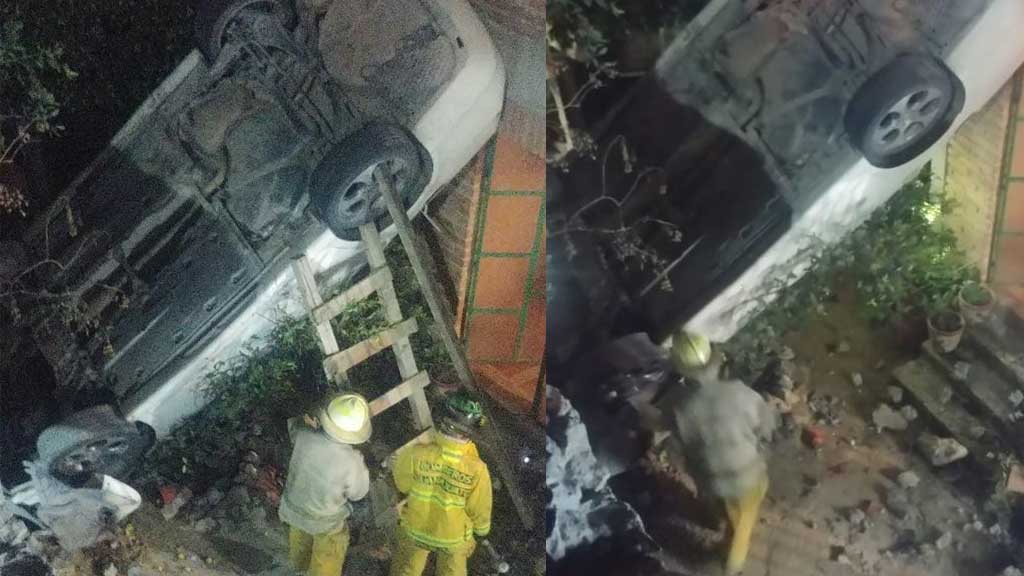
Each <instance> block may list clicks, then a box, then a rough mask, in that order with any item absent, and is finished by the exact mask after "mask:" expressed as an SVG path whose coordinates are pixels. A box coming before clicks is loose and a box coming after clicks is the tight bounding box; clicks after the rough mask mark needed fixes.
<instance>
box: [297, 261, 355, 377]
mask: <svg viewBox="0 0 1024 576" xmlns="http://www.w3.org/2000/svg"><path fill="white" fill-rule="evenodd" d="M292 270H293V271H294V272H295V282H296V284H298V287H299V293H300V294H302V301H303V303H305V305H306V310H309V311H312V310H315V309H317V308H318V307H320V306H321V305H322V304H323V303H324V300H323V296H321V295H320V289H319V288H317V285H316V277H315V276H314V274H313V265H312V263H311V262H310V261H309V258H306V256H305V255H302V256H299V257H298V258H295V259H294V260H292ZM310 317H311V319H312V320H313V325H314V326H315V327H316V333H317V336H319V338H320V346H321V349H322V350H323V353H324V355H325V356H330V355H332V354H337V353H338V350H340V349H341V347H340V346H339V345H338V339H337V338H336V337H335V335H334V330H333V329H332V328H331V323H330V322H317V321H316V319H315V318H312V312H311V313H310ZM327 377H328V378H330V379H332V380H334V381H335V382H337V383H338V384H343V385H344V384H347V383H348V373H347V372H346V371H337V372H334V373H332V372H330V371H328V372H327Z"/></svg>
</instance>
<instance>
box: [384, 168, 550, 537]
mask: <svg viewBox="0 0 1024 576" xmlns="http://www.w3.org/2000/svg"><path fill="white" fill-rule="evenodd" d="M373 175H374V178H376V180H377V183H378V184H379V185H380V190H381V195H382V196H383V197H384V203H385V204H387V207H388V212H389V213H390V214H391V219H392V220H393V221H394V223H395V228H396V229H397V230H398V237H399V238H400V239H401V240H402V245H403V246H404V247H405V252H406V254H407V255H408V257H409V262H410V264H412V269H413V272H414V273H415V274H416V280H417V281H418V282H419V284H420V290H421V291H422V292H423V297H424V299H426V301H427V305H428V306H429V307H430V313H431V315H433V317H434V322H435V324H437V326H438V328H439V329H440V331H441V338H442V340H443V341H444V345H445V348H446V349H447V350H448V356H449V357H450V358H451V360H452V364H454V365H455V371H456V373H457V374H458V375H459V379H460V380H462V384H463V385H464V386H466V387H468V388H470V389H471V390H474V391H476V392H477V393H478V394H477V395H478V396H479V397H480V400H481V402H484V403H487V402H488V400H489V399H490V397H489V396H487V395H486V394H480V393H479V389H478V387H477V385H476V381H475V380H474V378H473V372H472V371H471V370H470V369H469V361H468V360H466V353H465V350H463V349H462V344H461V343H460V342H459V340H458V338H457V337H456V336H455V328H454V324H453V320H452V317H451V313H450V312H449V311H448V308H447V307H445V305H444V303H443V301H442V300H441V295H440V292H439V290H438V288H437V284H436V283H435V282H434V279H433V278H432V277H431V276H430V272H429V271H428V269H427V266H426V264H425V262H424V259H423V256H422V255H421V254H420V251H419V247H418V246H417V245H416V238H415V236H414V235H413V229H412V223H411V222H410V221H409V215H408V214H406V213H405V207H404V206H403V205H402V204H401V202H400V201H399V199H398V195H397V194H396V193H395V189H394V188H393V187H392V185H391V179H390V178H386V177H385V176H386V175H385V173H384V170H383V169H382V168H380V167H378V168H377V169H375V170H374V173H373ZM414 405H415V404H414ZM488 408H489V407H488ZM491 421H492V422H493V421H494V419H493V418H491ZM499 435H500V436H504V434H499V433H498V432H497V431H496V430H495V429H494V426H487V427H485V428H484V430H483V432H482V434H481V439H482V440H483V441H484V442H485V443H488V444H490V446H491V447H492V448H493V450H494V460H495V463H496V464H497V467H498V474H499V475H500V476H501V479H502V481H504V483H505V486H506V487H507V488H508V491H509V496H510V497H511V499H512V503H513V504H514V505H515V508H516V512H517V513H518V514H519V519H520V521H521V522H522V524H523V527H524V528H526V529H527V530H529V529H531V528H532V527H533V511H532V509H531V508H530V504H529V503H528V502H527V501H526V498H525V497H524V496H523V494H522V491H521V490H520V487H519V483H518V482H517V478H516V475H515V474H514V473H513V471H512V464H511V460H510V458H509V457H508V454H506V452H505V450H504V449H503V448H502V447H503V446H506V445H507V444H508V442H507V440H508V439H506V438H499Z"/></svg>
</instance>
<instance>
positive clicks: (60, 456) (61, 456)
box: [36, 406, 155, 481]
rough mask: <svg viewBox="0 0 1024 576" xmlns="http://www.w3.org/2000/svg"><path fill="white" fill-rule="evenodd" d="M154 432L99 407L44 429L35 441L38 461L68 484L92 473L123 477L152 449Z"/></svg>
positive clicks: (105, 408) (83, 411)
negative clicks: (146, 451)
mask: <svg viewBox="0 0 1024 576" xmlns="http://www.w3.org/2000/svg"><path fill="white" fill-rule="evenodd" d="M151 430H152V429H150V430H148V431H147V430H146V428H145V427H139V426H137V425H135V424H130V423H128V422H126V421H125V420H124V419H122V418H120V417H118V416H117V414H116V413H115V411H114V409H113V408H112V407H110V406H96V407H94V408H90V409H88V410H82V411H81V412H76V413H75V414H73V415H71V416H70V417H68V418H67V419H65V420H64V421H62V422H60V423H59V424H55V425H53V426H50V427H49V428H47V429H46V430H44V431H43V432H42V434H40V435H39V438H38V439H37V440H36V451H37V453H38V461H39V463H40V464H42V465H43V466H45V467H46V468H47V469H48V470H49V472H50V474H52V475H53V476H54V477H56V478H58V479H61V480H65V481H69V480H73V479H76V478H77V477H79V476H81V475H88V474H92V473H96V474H109V475H111V476H122V475H123V474H124V473H125V472H127V471H128V470H130V469H131V468H132V467H133V466H134V465H135V464H137V463H138V461H139V459H140V458H141V456H142V454H143V453H144V452H145V450H147V449H148V448H149V447H150V446H152V443H153V440H154V437H155V434H154V435H152V436H151V435H150V434H149V432H150V431H151ZM72 463H74V464H72Z"/></svg>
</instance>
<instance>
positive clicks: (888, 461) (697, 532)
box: [627, 297, 1011, 576]
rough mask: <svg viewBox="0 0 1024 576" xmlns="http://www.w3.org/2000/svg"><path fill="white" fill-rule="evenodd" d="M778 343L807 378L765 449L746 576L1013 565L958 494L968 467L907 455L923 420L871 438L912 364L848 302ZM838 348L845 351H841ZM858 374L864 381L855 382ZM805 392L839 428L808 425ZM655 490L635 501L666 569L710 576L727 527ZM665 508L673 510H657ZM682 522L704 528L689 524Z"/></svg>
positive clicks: (991, 518) (992, 530) (981, 516)
mask: <svg viewBox="0 0 1024 576" xmlns="http://www.w3.org/2000/svg"><path fill="white" fill-rule="evenodd" d="M785 343H786V345H788V346H789V347H790V348H791V349H792V350H793V352H794V353H795V360H794V361H795V362H796V364H797V367H798V369H800V370H801V371H802V374H803V377H802V378H799V379H797V381H796V385H797V394H798V396H799V399H798V400H797V401H796V402H794V403H793V408H792V416H791V418H787V419H786V422H785V425H784V426H783V428H784V430H783V431H782V434H781V435H782V438H781V439H779V440H777V441H776V443H775V444H774V446H773V449H772V456H771V460H770V464H769V475H770V482H771V485H770V488H769V492H768V497H767V498H766V500H765V502H764V505H763V508H762V514H761V524H760V526H759V527H758V528H757V529H756V531H755V534H754V539H753V542H752V544H751V552H750V557H749V560H748V565H747V569H746V571H745V572H744V574H745V575H746V576H769V575H774V576H804V575H806V576H810V575H825V574H827V575H847V574H872V575H879V576H917V575H922V576H924V575H928V576H956V575H963V574H972V575H974V574H976V575H979V576H987V575H989V574H991V575H996V574H999V573H1000V572H1001V571H1002V570H1003V569H1004V568H1005V567H1006V566H1008V565H1009V564H1010V562H1011V560H1010V558H1009V555H1008V553H1007V550H1008V549H1007V546H1009V545H1010V541H1009V536H1008V526H1007V525H1006V523H1005V519H1004V521H1003V522H1002V523H1001V522H1000V520H999V516H997V515H996V514H995V512H993V511H992V510H990V509H989V507H988V506H986V505H985V504H984V503H983V502H981V501H978V500H976V499H975V497H974V496H972V492H971V491H970V490H969V489H966V486H968V485H969V484H970V481H969V480H970V478H969V474H970V472H969V470H968V469H967V468H966V467H965V466H966V464H963V463H962V462H963V461H962V462H961V463H954V464H952V465H949V466H947V467H944V468H940V469H936V468H933V467H932V466H931V465H930V463H929V462H928V461H926V460H925V459H924V458H923V457H921V456H920V455H919V454H918V453H917V452H916V451H914V450H912V446H913V440H914V439H915V438H916V437H917V435H918V434H919V433H920V432H922V431H923V430H925V429H926V428H927V425H926V424H925V423H924V422H923V420H924V419H923V418H917V419H916V420H914V421H912V422H911V423H910V426H909V428H908V429H907V430H904V431H891V430H885V431H883V432H881V433H879V432H878V431H877V429H876V428H875V427H874V425H873V424H872V417H871V415H872V412H873V411H874V410H875V408H876V407H877V406H878V405H879V404H880V403H882V402H889V403H890V404H892V403H893V402H892V399H891V398H890V397H889V392H888V388H889V386H892V385H895V384H896V382H895V381H894V380H893V378H892V377H891V376H890V375H889V370H891V369H892V368H893V367H894V366H896V365H898V364H899V363H900V362H901V361H904V360H909V359H910V357H908V356H906V355H905V354H904V353H901V352H899V351H897V347H896V345H895V343H894V342H893V341H892V340H891V338H890V337H889V335H888V334H886V333H885V332H880V331H876V330H872V329H871V328H870V327H869V326H868V324H867V323H866V322H865V321H864V320H863V319H862V318H861V317H859V316H858V314H857V310H856V307H855V305H854V304H853V303H852V298H850V297H846V298H842V299H840V301H839V302H838V303H836V304H833V305H830V306H829V307H827V308H826V313H825V314H824V315H817V316H815V317H814V318H813V319H812V320H811V321H810V322H809V324H808V325H806V326H805V327H804V328H803V329H802V330H800V331H799V332H798V333H794V334H790V335H789V336H787V337H786V338H785ZM840 343H842V348H841V349H842V350H844V351H838V350H837V347H839V346H840ZM854 373H859V374H860V375H861V378H862V382H863V383H862V385H860V386H859V387H858V386H856V385H855V384H854V377H853V374H854ZM808 394H811V397H812V398H818V399H819V400H817V401H815V404H817V402H821V401H823V399H824V400H827V399H829V397H830V396H831V397H832V398H833V399H832V406H833V407H835V414H836V415H837V417H838V421H837V422H836V421H833V423H834V424H835V425H828V424H815V423H814V422H812V411H811V409H810V407H809V405H808V402H807V398H808ZM905 396H909V395H905ZM907 401H908V398H904V399H903V401H902V404H906V403H907ZM902 404H901V405H902ZM807 425H815V426H817V428H819V429H820V430H821V431H823V432H824V442H823V444H822V445H821V446H820V447H819V448H818V449H813V448H810V447H808V445H806V444H805V443H804V442H803V441H802V438H801V437H802V432H803V430H804V428H805V426H807ZM962 466H963V467H962ZM908 470H909V471H913V472H914V473H915V474H917V476H918V477H919V478H920V483H919V484H918V485H916V486H915V487H913V488H901V487H900V485H899V483H898V482H897V479H896V477H897V475H898V474H899V473H900V472H903V471H908ZM640 476H644V474H640ZM648 476H649V477H648V478H646V480H645V479H643V478H640V477H637V478H635V479H634V480H631V481H627V482H633V483H638V482H644V481H647V482H654V483H662V484H664V483H666V482H667V483H668V484H671V481H668V480H667V479H666V478H665V477H663V476H659V473H658V472H655V473H654V474H653V478H652V477H650V475H648ZM666 488H667V489H666ZM651 493H657V494H658V496H657V497H648V499H649V501H647V502H645V501H643V499H642V498H641V499H640V500H639V501H637V502H635V503H636V504H638V506H637V507H638V509H640V511H641V514H642V515H644V517H645V521H647V522H648V528H649V529H650V531H651V532H652V534H653V535H654V537H655V539H656V540H658V541H659V542H660V543H662V544H663V545H664V546H665V547H666V554H665V556H666V560H667V562H668V564H669V565H670V566H672V565H674V566H676V567H677V568H679V569H681V570H683V571H684V572H685V573H693V572H694V571H695V570H699V571H700V573H702V574H717V573H718V572H719V571H720V568H719V566H720V563H721V560H720V559H721V558H723V557H724V556H723V553H722V551H721V547H722V546H723V545H724V534H725V529H724V525H716V524H715V522H714V521H711V522H707V521H706V520H707V519H708V518H716V516H715V515H714V514H704V515H703V517H702V516H701V515H700V514H698V515H694V511H701V510H706V509H707V507H706V506H704V505H702V504H700V503H699V502H694V501H692V500H687V497H686V496H685V495H682V494H683V492H682V491H680V490H679V489H678V486H676V487H675V488H673V487H672V486H662V489H656V490H654V491H652V492H651ZM673 508H674V509H675V510H677V511H678V513H669V514H665V513H664V511H665V510H670V509H673ZM655 510H657V511H658V513H657V514H652V512H653V511H655ZM645 512H646V513H645ZM684 517H685V518H689V519H691V520H692V519H694V518H696V519H697V520H698V521H705V522H704V523H703V525H702V526H701V525H699V526H698V527H697V528H695V527H694V525H693V522H691V521H689V520H684ZM695 559H696V562H695Z"/></svg>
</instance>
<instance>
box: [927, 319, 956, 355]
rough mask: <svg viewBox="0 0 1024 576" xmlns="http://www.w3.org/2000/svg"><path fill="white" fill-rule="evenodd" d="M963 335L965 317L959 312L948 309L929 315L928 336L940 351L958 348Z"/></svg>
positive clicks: (945, 351) (950, 350)
mask: <svg viewBox="0 0 1024 576" xmlns="http://www.w3.org/2000/svg"><path fill="white" fill-rule="evenodd" d="M963 335H964V317H963V315H962V314H960V313H959V312H954V311H953V310H946V311H943V312H938V313H935V314H932V315H931V316H929V317H928V337H929V339H930V340H931V341H932V343H933V344H935V347H936V348H938V349H939V351H940V352H943V353H949V352H952V351H953V350H956V347H957V346H959V345H960V338H961V337H962V336H963Z"/></svg>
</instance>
